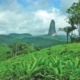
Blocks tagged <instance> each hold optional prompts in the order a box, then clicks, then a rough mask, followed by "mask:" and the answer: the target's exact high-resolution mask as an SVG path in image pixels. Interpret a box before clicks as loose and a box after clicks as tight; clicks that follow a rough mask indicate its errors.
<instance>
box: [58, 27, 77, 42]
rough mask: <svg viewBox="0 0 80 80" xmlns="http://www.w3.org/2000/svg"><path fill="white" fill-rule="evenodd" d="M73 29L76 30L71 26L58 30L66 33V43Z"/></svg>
mask: <svg viewBox="0 0 80 80" xmlns="http://www.w3.org/2000/svg"><path fill="white" fill-rule="evenodd" d="M75 29H77V28H76V27H75V26H73V27H71V26H67V27H65V28H59V30H60V31H64V32H66V35H67V43H68V38H69V34H70V33H71V32H72V31H74V30H75Z"/></svg>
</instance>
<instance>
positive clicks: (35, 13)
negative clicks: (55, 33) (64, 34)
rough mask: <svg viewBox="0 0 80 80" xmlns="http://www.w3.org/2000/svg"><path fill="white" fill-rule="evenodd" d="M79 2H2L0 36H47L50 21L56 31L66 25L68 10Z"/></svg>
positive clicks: (6, 0)
mask: <svg viewBox="0 0 80 80" xmlns="http://www.w3.org/2000/svg"><path fill="white" fill-rule="evenodd" d="M75 1H77V0H0V34H9V33H31V34H33V35H42V34H47V33H48V29H49V25H50V21H51V19H54V20H55V22H56V29H57V30H58V28H60V27H65V26H67V25H69V24H68V23H66V14H65V12H66V9H67V8H69V7H70V6H71V4H72V3H73V2H75Z"/></svg>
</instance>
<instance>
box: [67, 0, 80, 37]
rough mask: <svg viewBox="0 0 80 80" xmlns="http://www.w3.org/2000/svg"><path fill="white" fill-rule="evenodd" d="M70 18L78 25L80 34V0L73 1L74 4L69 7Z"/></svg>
mask: <svg viewBox="0 0 80 80" xmlns="http://www.w3.org/2000/svg"><path fill="white" fill-rule="evenodd" d="M67 13H68V14H69V17H70V19H71V20H72V21H73V24H74V25H76V26H77V29H78V34H79V36H80V0H79V1H78V2H76V3H73V4H72V6H71V7H70V8H69V9H67Z"/></svg>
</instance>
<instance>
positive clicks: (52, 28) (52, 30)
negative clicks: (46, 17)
mask: <svg viewBox="0 0 80 80" xmlns="http://www.w3.org/2000/svg"><path fill="white" fill-rule="evenodd" d="M55 33H56V29H55V21H54V20H53V19H52V20H51V23H50V27H49V32H48V35H50V36H52V35H54V34H55Z"/></svg>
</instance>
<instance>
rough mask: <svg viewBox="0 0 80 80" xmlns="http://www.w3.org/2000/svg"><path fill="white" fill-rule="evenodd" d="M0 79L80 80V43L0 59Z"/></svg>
mask: <svg viewBox="0 0 80 80" xmlns="http://www.w3.org/2000/svg"><path fill="white" fill-rule="evenodd" d="M0 80H80V43H74V44H64V45H58V46H54V47H49V48H46V49H42V50H40V51H36V52H33V53H29V54H23V55H19V56H15V57H13V58H11V59H7V60H5V61H1V63H0Z"/></svg>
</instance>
